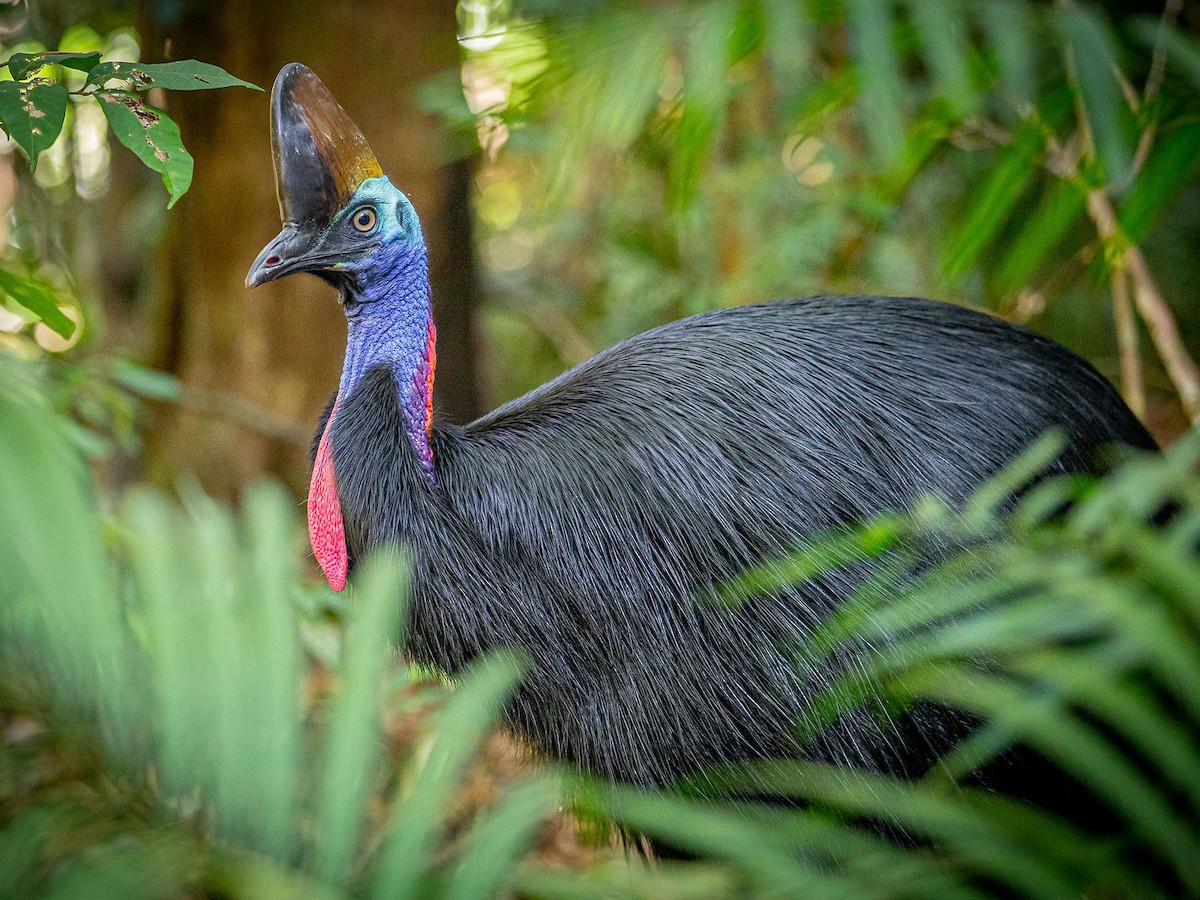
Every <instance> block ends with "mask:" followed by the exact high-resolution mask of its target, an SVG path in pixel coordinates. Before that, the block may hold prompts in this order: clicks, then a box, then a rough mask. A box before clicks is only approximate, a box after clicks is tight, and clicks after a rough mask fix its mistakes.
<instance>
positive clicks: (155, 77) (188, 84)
mask: <svg viewBox="0 0 1200 900" xmlns="http://www.w3.org/2000/svg"><path fill="white" fill-rule="evenodd" d="M113 80H120V81H124V82H126V83H127V84H128V85H129V87H130V89H131V90H134V91H148V90H150V89H151V88H156V87H157V88H164V89H166V90H169V91H207V90H211V89H212V88H224V87H248V88H253V89H254V90H256V91H261V90H262V88H260V87H259V86H258V85H256V84H251V83H250V82H249V81H243V80H242V79H240V78H237V77H235V76H233V75H230V74H229V73H228V72H226V71H225V70H224V69H222V68H221V67H220V66H214V65H212V64H211V63H204V62H199V61H198V60H194V59H181V60H177V61H175V62H166V63H136V62H106V63H100V65H98V66H96V67H95V68H94V69H92V70H91V72H90V73H89V74H88V80H87V83H88V84H93V85H98V86H103V85H105V84H107V83H108V82H109V81H113Z"/></svg>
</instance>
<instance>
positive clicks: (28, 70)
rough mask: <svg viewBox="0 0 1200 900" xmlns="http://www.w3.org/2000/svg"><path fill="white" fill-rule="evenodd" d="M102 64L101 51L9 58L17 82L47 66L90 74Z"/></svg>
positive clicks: (22, 54) (10, 67) (62, 51)
mask: <svg viewBox="0 0 1200 900" xmlns="http://www.w3.org/2000/svg"><path fill="white" fill-rule="evenodd" d="M98 62H100V51H99V50H92V51H87V52H83V53H73V52H70V51H65V50H46V51H43V52H41V53H14V54H13V55H12V56H10V57H9V58H8V71H9V72H10V73H11V74H12V77H13V78H14V79H15V80H16V81H24V80H25V79H26V78H28V77H29V76H30V75H35V74H37V72H38V71H39V70H40V69H42V68H44V67H45V66H65V67H66V68H68V69H75V70H76V71H79V72H90V71H91V70H92V69H93V68H94V67H95V66H96V64H97V63H98Z"/></svg>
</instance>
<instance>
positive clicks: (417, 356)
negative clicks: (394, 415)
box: [338, 246, 434, 479]
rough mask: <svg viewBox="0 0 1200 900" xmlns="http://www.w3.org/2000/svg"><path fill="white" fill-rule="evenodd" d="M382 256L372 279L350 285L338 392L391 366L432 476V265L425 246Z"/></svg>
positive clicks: (384, 251) (408, 424)
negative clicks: (369, 372) (382, 366)
mask: <svg viewBox="0 0 1200 900" xmlns="http://www.w3.org/2000/svg"><path fill="white" fill-rule="evenodd" d="M380 249H381V253H380V254H379V255H380V257H382V258H380V259H379V260H378V262H377V264H376V266H373V267H372V271H371V272H370V273H369V277H365V278H364V277H360V278H359V279H356V280H357V282H358V283H357V284H354V285H352V286H351V287H349V288H346V301H347V302H346V321H347V323H348V324H349V334H348V336H347V340H346V360H345V362H344V363H343V365H342V380H341V384H340V386H339V390H338V396H339V398H341V399H342V400H345V399H346V398H347V397H349V396H350V394H351V393H353V391H354V388H355V387H356V386H357V385H358V382H359V379H361V378H362V376H363V375H364V374H366V372H367V370H368V369H370V368H371V367H372V366H375V365H377V364H379V363H385V364H387V365H388V366H390V367H391V369H392V371H393V372H394V373H395V375H396V383H397V384H398V385H399V387H400V408H401V410H402V412H403V414H404V429H405V431H406V432H407V433H408V437H409V440H410V441H412V445H413V448H414V449H415V450H416V451H417V458H418V459H419V460H420V462H421V466H422V468H424V470H425V474H426V475H427V476H428V477H429V478H430V479H432V477H433V450H432V448H431V447H430V445H429V428H430V424H431V418H430V410H431V409H432V405H431V402H430V401H431V395H432V392H433V366H434V330H433V320H432V312H431V309H430V301H429V266H428V262H427V260H426V254H425V248H424V247H423V246H419V247H417V248H412V247H409V248H406V251H405V252H403V253H390V252H388V251H389V250H391V249H392V248H390V247H383V248H380Z"/></svg>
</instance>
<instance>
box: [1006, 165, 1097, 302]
mask: <svg viewBox="0 0 1200 900" xmlns="http://www.w3.org/2000/svg"><path fill="white" fill-rule="evenodd" d="M1086 200H1087V198H1086V197H1085V196H1084V194H1083V191H1082V190H1080V188H1079V185H1077V184H1075V183H1074V182H1072V181H1056V182H1054V183H1053V184H1052V185H1051V186H1050V188H1049V189H1048V190H1047V191H1046V193H1045V195H1044V196H1043V197H1042V202H1041V203H1040V204H1039V206H1038V208H1037V209H1036V210H1035V211H1034V213H1033V215H1032V216H1031V217H1030V218H1029V219H1028V220H1027V221H1026V223H1025V227H1024V228H1022V229H1021V233H1020V235H1018V237H1017V239H1016V240H1015V241H1014V242H1013V244H1012V247H1011V249H1010V250H1009V251H1008V256H1007V257H1006V258H1005V260H1004V262H1003V263H1002V264H1001V265H1000V271H999V273H998V274H997V275H996V286H997V288H998V289H999V290H1000V291H1001V292H1003V293H1006V294H1007V293H1011V292H1012V291H1016V290H1019V289H1020V288H1021V287H1023V286H1024V285H1025V284H1027V283H1028V282H1029V279H1030V277H1032V275H1033V273H1034V272H1035V271H1036V270H1037V268H1038V266H1040V265H1041V264H1042V262H1043V261H1045V260H1046V259H1047V258H1048V257H1049V256H1050V254H1051V253H1053V251H1054V250H1055V249H1057V247H1058V245H1059V244H1060V243H1061V242H1062V240H1063V238H1064V237H1065V236H1066V234H1067V232H1068V231H1069V230H1070V228H1071V226H1072V225H1073V224H1074V223H1075V222H1076V221H1077V220H1078V219H1079V216H1080V214H1081V213H1082V212H1083V208H1084V205H1085V203H1086Z"/></svg>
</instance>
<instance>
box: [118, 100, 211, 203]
mask: <svg viewBox="0 0 1200 900" xmlns="http://www.w3.org/2000/svg"><path fill="white" fill-rule="evenodd" d="M96 97H97V99H98V100H99V101H100V108H101V109H102V110H104V115H105V117H106V118H107V119H108V124H109V127H111V128H112V130H113V134H115V135H116V136H117V140H119V141H120V142H121V143H122V144H124V145H125V146H126V147H128V148H129V149H130V150H132V151H133V152H134V154H135V155H136V156H137V157H138V159H140V160H141V161H142V162H144V163H145V164H146V165H147V167H149V168H150V169H153V170H154V171H155V172H158V173H159V174H160V175H161V176H162V180H163V184H164V185H165V186H166V188H167V193H168V194H170V197H171V199H170V201H169V202H168V203H167V208H168V209H170V208H171V207H172V206H174V205H175V201H177V200H178V199H179V198H180V197H182V196H183V195H184V194H186V193H187V189H188V187H189V186H190V185H191V183H192V166H193V161H192V156H191V154H190V153H188V152H187V150H185V149H184V148H183V141H182V140H181V138H180V137H179V126H178V125H176V124H175V123H174V122H173V121H172V120H171V118H170V117H169V116H168V115H167V114H166V113H165V112H163V111H162V110H161V109H158V108H156V107H153V106H150V105H149V104H148V103H144V102H142V99H141V98H140V97H138V96H137V95H136V94H129V93H125V92H121V91H114V92H111V93H110V92H108V91H105V92H102V93H99V94H97V95H96Z"/></svg>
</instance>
